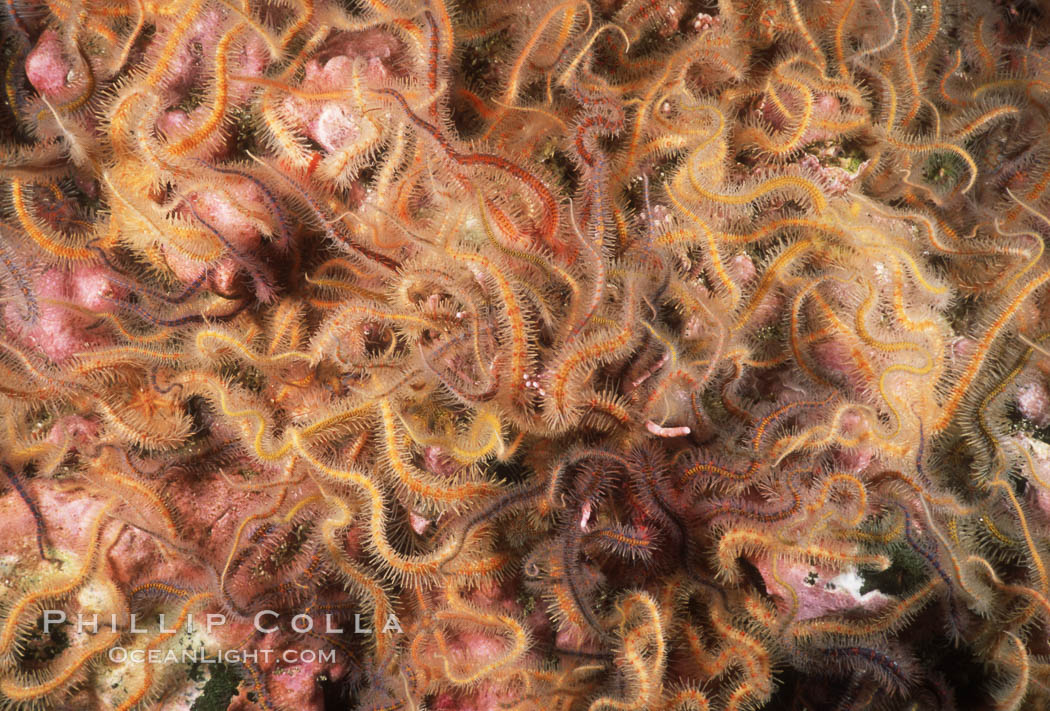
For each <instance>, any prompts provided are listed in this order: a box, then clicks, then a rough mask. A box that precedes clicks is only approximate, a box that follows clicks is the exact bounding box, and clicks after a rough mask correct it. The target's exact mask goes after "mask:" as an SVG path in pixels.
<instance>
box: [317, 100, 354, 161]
mask: <svg viewBox="0 0 1050 711" xmlns="http://www.w3.org/2000/svg"><path fill="white" fill-rule="evenodd" d="M309 130H310V132H311V135H312V136H313V138H314V140H316V141H317V142H318V143H319V144H321V147H322V148H324V149H325V150H326V151H328V152H329V153H332V152H334V151H337V150H339V149H341V148H343V147H344V146H346V145H347V144H349V143H352V142H353V140H354V139H355V138H357V136H358V133H359V131H358V129H357V121H356V120H355V119H354V117H353V116H352V115H351V114H349V113H347V111H346V110H345V109H344V108H343V107H342V106H339V105H338V104H333V103H328V104H325V105H324V106H323V107H322V108H321V111H320V113H319V114H318V116H317V118H316V119H315V120H314V121H313V122H312V123H311V124H310V126H309Z"/></svg>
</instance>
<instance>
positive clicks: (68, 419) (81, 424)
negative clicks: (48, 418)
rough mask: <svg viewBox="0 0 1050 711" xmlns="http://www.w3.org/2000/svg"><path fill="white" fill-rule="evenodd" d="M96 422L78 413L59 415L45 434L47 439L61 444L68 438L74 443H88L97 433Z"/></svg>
mask: <svg viewBox="0 0 1050 711" xmlns="http://www.w3.org/2000/svg"><path fill="white" fill-rule="evenodd" d="M98 428H99V426H98V423H97V422H95V421H94V420H89V419H88V418H86V417H81V416H80V415H66V416H65V417H60V418H59V419H58V420H56V421H55V423H54V424H53V425H51V431H50V432H48V434H47V441H48V442H51V443H53V444H61V443H62V442H64V441H65V440H66V438H67V437H68V438H70V439H71V440H72V442H74V443H76V444H88V443H90V442H92V441H93V440H94V438H95V437H96V436H97V435H98Z"/></svg>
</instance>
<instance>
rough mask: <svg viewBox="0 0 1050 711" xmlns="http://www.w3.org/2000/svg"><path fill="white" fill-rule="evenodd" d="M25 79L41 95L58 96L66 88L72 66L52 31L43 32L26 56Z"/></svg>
mask: <svg viewBox="0 0 1050 711" xmlns="http://www.w3.org/2000/svg"><path fill="white" fill-rule="evenodd" d="M25 67H26V78H27V79H28V80H29V83H30V84H32V85H33V88H34V89H36V90H37V91H39V92H40V93H41V94H42V95H44V96H47V97H52V96H56V95H60V94H61V93H62V92H63V91H64V90H65V89H66V86H67V80H68V79H69V75H70V73H71V72H72V71H73V64H72V62H70V60H69V59H67V58H66V56H65V53H64V51H63V47H62V40H61V38H60V37H59V36H58V33H56V32H55V31H54V30H50V29H48V30H44V31H43V32H42V33H41V35H40V39H38V40H37V43H36V46H35V47H33V49H32V50H30V52H29V54H28V55H27V56H26V64H25Z"/></svg>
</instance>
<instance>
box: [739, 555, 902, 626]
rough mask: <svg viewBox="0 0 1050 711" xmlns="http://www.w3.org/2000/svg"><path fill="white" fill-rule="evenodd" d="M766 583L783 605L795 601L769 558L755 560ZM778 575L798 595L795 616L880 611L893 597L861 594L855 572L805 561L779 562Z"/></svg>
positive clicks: (806, 618) (767, 588)
mask: <svg viewBox="0 0 1050 711" xmlns="http://www.w3.org/2000/svg"><path fill="white" fill-rule="evenodd" d="M753 562H754V564H755V567H756V568H758V572H759V573H760V574H761V575H762V579H763V581H765V584H766V590H768V591H769V594H770V595H772V596H773V597H775V598H779V599H780V601H781V603H782V605H790V604H792V596H791V591H790V590H787V589H785V588H784V587H782V586H781V585H780V583H778V582H777V580H776V578H775V577H774V576H773V568H772V564H771V562H770V560H769V559H768V558H759V559H757V560H754V561H753ZM777 577H779V578H780V579H781V580H782V581H784V583H785V584H786V585H788V586H790V587H791V588H792V589H793V590H794V591H795V594H796V595H797V596H798V610H797V611H796V614H795V620H797V621H802V620H811V619H813V618H816V617H823V616H824V615H829V614H833V613H837V612H845V611H847V610H855V609H858V608H859V609H864V610H868V611H877V610H879V609H881V608H883V607H884V606H885V605H886V604H888V603H889V602H890V598H889V597H887V596H886V595H883V594H882V593H881V592H879V591H877V590H870V591H868V592H867V593H865V594H863V595H861V594H860V592H859V588H860V578H859V576H857V575H856V572H855V571H853V572H847V573H845V574H843V573H841V572H840V571H837V570H834V569H831V568H825V567H821V566H814V565H807V564H805V563H786V562H781V563H780V565H778V566H777Z"/></svg>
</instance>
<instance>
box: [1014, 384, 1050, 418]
mask: <svg viewBox="0 0 1050 711" xmlns="http://www.w3.org/2000/svg"><path fill="white" fill-rule="evenodd" d="M1017 410H1018V411H1019V412H1020V413H1021V416H1022V417H1024V418H1025V419H1026V420H1029V421H1030V422H1031V423H1032V424H1034V425H1035V426H1036V427H1046V426H1047V425H1050V393H1047V390H1046V385H1044V384H1043V383H1041V382H1035V383H1028V384H1027V385H1022V386H1021V387H1020V388H1019V389H1018V391H1017Z"/></svg>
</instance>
